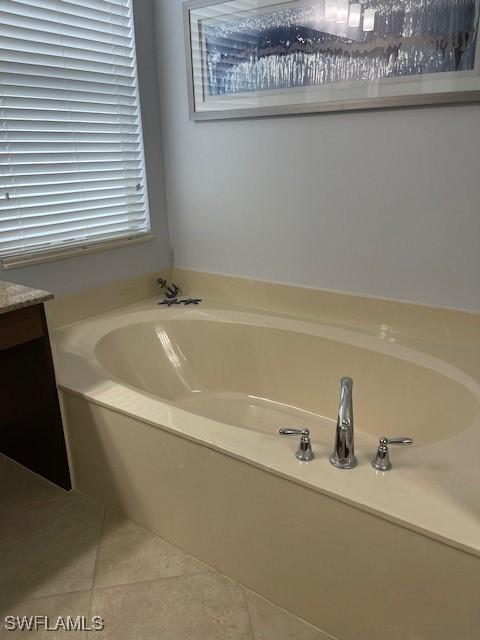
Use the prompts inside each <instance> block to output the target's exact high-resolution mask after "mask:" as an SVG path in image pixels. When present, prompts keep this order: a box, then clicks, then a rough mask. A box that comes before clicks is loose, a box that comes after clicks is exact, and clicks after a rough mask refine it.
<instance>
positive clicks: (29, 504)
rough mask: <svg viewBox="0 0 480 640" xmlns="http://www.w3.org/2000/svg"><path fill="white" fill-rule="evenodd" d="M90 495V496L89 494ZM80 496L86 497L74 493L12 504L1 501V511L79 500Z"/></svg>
mask: <svg viewBox="0 0 480 640" xmlns="http://www.w3.org/2000/svg"><path fill="white" fill-rule="evenodd" d="M87 497H88V496H87ZM80 498H85V496H84V495H74V496H65V497H64V498H60V497H58V498H50V499H48V498H44V499H40V500H33V501H27V502H12V503H11V504H7V503H4V504H1V503H0V511H2V510H5V509H9V510H11V509H17V508H20V507H33V506H35V505H42V504H55V503H56V502H69V501H70V500H78V499H80Z"/></svg>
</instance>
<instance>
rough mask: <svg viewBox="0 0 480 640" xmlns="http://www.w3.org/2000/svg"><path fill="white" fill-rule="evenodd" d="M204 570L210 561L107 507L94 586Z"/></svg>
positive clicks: (169, 576)
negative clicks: (167, 540) (197, 558)
mask: <svg viewBox="0 0 480 640" xmlns="http://www.w3.org/2000/svg"><path fill="white" fill-rule="evenodd" d="M202 571H211V569H210V568H209V567H207V565H205V564H204V563H203V562H200V561H199V560H196V559H195V558H193V557H192V556H190V555H188V554H186V553H184V552H183V551H180V549H177V548H176V547H174V546H172V545H171V544H169V543H168V542H166V541H165V540H163V539H162V538H159V537H158V536H156V535H155V534H153V533H150V532H149V531H147V530H145V529H143V528H142V527H140V526H138V525H137V524H135V523H134V522H132V521H131V520H129V519H128V518H126V517H124V516H122V515H120V514H117V513H116V512H114V511H107V513H106V516H105V523H104V527H103V533H102V539H101V543H100V547H99V550H98V556H97V564H96V569H95V586H96V587H110V586H115V585H120V584H128V583H131V582H141V581H143V580H155V579H157V578H171V577H173V576H181V575H186V574H191V573H199V572H202Z"/></svg>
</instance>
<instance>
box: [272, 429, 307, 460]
mask: <svg viewBox="0 0 480 640" xmlns="http://www.w3.org/2000/svg"><path fill="white" fill-rule="evenodd" d="M278 433H279V434H280V435H281V436H301V438H300V443H299V445H298V449H297V451H296V453H295V457H296V458H298V460H301V461H302V462H310V460H313V458H314V455H313V451H312V443H311V442H310V431H309V430H308V429H289V428H288V427H287V428H284V429H279V430H278Z"/></svg>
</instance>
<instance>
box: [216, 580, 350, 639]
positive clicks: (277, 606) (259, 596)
mask: <svg viewBox="0 0 480 640" xmlns="http://www.w3.org/2000/svg"><path fill="white" fill-rule="evenodd" d="M227 577H228V576H227ZM230 580H231V578H230ZM234 582H235V581H234ZM237 584H240V583H237ZM240 586H242V585H240ZM243 589H244V591H245V593H247V592H250V593H253V595H254V596H256V597H257V598H260V600H264V601H265V602H268V604H269V605H271V606H272V607H275V608H276V609H280V611H283V612H284V613H286V614H288V615H289V616H291V617H292V618H295V619H296V620H298V621H299V622H301V623H302V624H304V625H306V626H307V627H311V628H312V629H314V630H315V631H318V632H320V633H323V635H324V636H325V640H327V638H330V640H339V639H338V638H336V637H335V636H332V635H331V634H330V633H328V631H325V630H324V629H320V627H316V626H315V625H314V624H312V623H311V622H308V621H307V620H304V619H303V618H300V616H297V615H296V614H295V613H292V612H291V611H289V610H288V609H285V607H282V606H280V605H279V604H276V603H275V602H273V601H272V600H269V599H268V598H265V596H262V595H261V594H260V593H257V592H256V591H254V590H253V589H248V588H247V587H243ZM245 599H246V601H247V604H248V598H247V597H246V595H245ZM249 612H250V610H249ZM252 627H253V625H252Z"/></svg>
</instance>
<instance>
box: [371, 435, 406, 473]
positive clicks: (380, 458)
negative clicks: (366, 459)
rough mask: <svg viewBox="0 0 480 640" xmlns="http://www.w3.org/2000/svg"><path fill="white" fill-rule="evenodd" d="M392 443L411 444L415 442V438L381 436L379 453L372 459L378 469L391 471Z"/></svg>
mask: <svg viewBox="0 0 480 640" xmlns="http://www.w3.org/2000/svg"><path fill="white" fill-rule="evenodd" d="M391 444H399V445H403V446H405V445H410V444H413V438H407V437H402V436H398V437H396V438H380V442H379V443H378V449H377V453H376V455H375V457H374V459H373V460H372V467H373V468H374V469H377V471H390V469H391V468H392V463H391V462H390V453H389V451H388V447H389V445H391Z"/></svg>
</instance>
